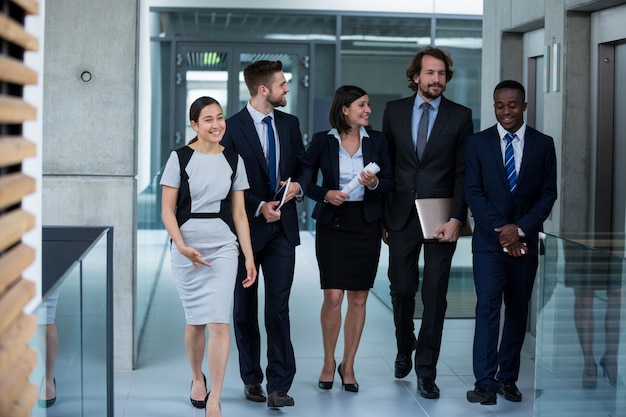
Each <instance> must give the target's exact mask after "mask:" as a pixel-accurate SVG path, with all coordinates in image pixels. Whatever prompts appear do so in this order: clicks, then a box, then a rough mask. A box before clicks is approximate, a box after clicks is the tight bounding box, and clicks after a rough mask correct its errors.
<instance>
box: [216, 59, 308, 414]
mask: <svg viewBox="0 0 626 417" xmlns="http://www.w3.org/2000/svg"><path fill="white" fill-rule="evenodd" d="M243 74H244V79H245V82H246V85H247V87H248V90H249V91H250V96H251V98H250V101H249V102H248V103H247V104H246V106H245V107H244V108H243V109H242V110H241V111H240V112H239V113H237V114H235V115H233V116H232V117H230V118H229V119H228V120H227V121H226V134H225V135H224V138H223V139H222V142H221V143H222V145H224V146H225V147H227V148H231V149H233V150H235V152H237V153H238V154H239V155H241V157H242V158H243V161H244V163H245V165H246V171H247V174H248V181H249V183H250V189H249V190H247V191H246V192H245V200H246V211H247V213H248V220H249V222H250V235H251V238H252V249H253V251H254V259H255V262H256V266H257V270H259V266H260V268H261V270H262V271H263V278H264V283H265V329H266V332H267V360H268V364H267V369H266V377H267V386H266V388H267V392H268V393H269V395H268V396H267V397H266V395H265V393H264V392H263V388H262V386H261V383H262V382H263V371H262V369H261V364H260V361H261V335H260V332H259V321H258V284H257V283H255V285H253V286H252V287H250V288H243V287H242V288H241V289H239V288H238V289H236V290H235V300H234V312H233V321H234V330H235V339H236V341H237V348H238V349H239V368H240V374H241V379H242V380H243V382H244V385H245V387H244V393H245V396H246V399H248V400H250V401H255V402H264V401H266V399H267V406H268V407H283V406H292V405H294V400H293V398H292V397H291V396H290V395H289V394H288V393H287V392H288V391H289V388H290V387H291V383H292V382H293V378H294V375H295V373H296V363H295V356H294V352H293V346H292V344H291V336H290V323H289V294H290V292H291V285H292V282H293V274H294V268H295V248H296V246H297V245H299V244H300V234H299V229H298V216H297V212H296V199H302V197H303V195H304V189H303V188H302V187H303V186H305V185H306V184H308V183H309V181H310V177H311V169H310V167H309V165H308V163H307V162H306V160H305V150H304V144H303V143H302V134H301V132H300V123H299V121H298V119H297V117H295V116H293V115H290V114H287V113H284V112H281V111H278V110H276V107H282V106H284V105H285V104H286V103H287V101H286V99H285V95H286V94H287V93H288V92H289V87H288V86H287V80H286V79H285V74H284V73H283V66H282V62H281V61H266V60H261V61H256V62H253V63H251V64H249V65H248V66H247V67H246V68H245V69H244V72H243ZM268 117H269V118H268ZM271 170H272V171H273V172H271ZM288 178H291V182H290V185H289V188H288V189H287V190H286V191H285V192H286V193H287V195H286V198H285V203H284V205H283V206H282V207H280V208H279V207H278V206H279V204H280V201H277V200H279V199H280V197H278V196H275V193H276V192H277V189H276V188H278V187H279V186H280V185H284V184H285V182H286V180H287V179H288ZM239 270H240V275H241V277H242V279H243V277H244V274H245V269H244V268H243V265H241V267H240V269H239ZM238 287H241V286H240V285H239V286H238Z"/></svg>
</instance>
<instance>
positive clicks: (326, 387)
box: [317, 362, 336, 391]
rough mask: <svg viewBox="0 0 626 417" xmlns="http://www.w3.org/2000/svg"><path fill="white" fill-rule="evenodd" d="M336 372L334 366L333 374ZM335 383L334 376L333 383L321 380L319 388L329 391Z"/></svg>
mask: <svg viewBox="0 0 626 417" xmlns="http://www.w3.org/2000/svg"><path fill="white" fill-rule="evenodd" d="M335 364H336V362H335ZM334 370H335V365H333V374H334ZM334 382H335V379H334V375H333V380H332V381H322V380H321V379H320V380H319V381H317V386H318V387H319V388H320V389H323V390H326V391H328V390H329V389H332V388H333V383H334Z"/></svg>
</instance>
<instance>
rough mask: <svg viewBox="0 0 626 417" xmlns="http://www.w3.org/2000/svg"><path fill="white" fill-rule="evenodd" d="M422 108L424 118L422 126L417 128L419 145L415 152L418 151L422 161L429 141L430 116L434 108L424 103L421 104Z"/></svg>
mask: <svg viewBox="0 0 626 417" xmlns="http://www.w3.org/2000/svg"><path fill="white" fill-rule="evenodd" d="M420 107H421V108H422V117H420V124H419V125H418V126H417V145H416V146H415V150H416V151H417V157H418V158H419V159H422V155H423V154H424V148H426V142H427V141H428V116H429V112H430V108H431V107H432V106H431V105H430V104H429V103H426V102H424V103H422V104H420Z"/></svg>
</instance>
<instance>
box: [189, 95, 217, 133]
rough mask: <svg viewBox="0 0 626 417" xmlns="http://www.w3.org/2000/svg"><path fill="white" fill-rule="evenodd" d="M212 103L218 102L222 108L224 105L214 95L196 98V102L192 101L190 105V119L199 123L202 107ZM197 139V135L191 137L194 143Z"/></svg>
mask: <svg viewBox="0 0 626 417" xmlns="http://www.w3.org/2000/svg"><path fill="white" fill-rule="evenodd" d="M211 104H217V105H218V106H220V108H221V107H222V105H221V104H220V103H219V102H218V101H217V100H215V99H214V98H213V97H208V96H202V97H198V98H197V99H195V100H194V102H193V103H191V106H189V121H192V122H196V123H198V120H199V119H200V113H201V112H202V109H203V108H205V107H206V106H209V105H211ZM197 140H198V136H197V135H196V137H194V138H193V139H191V140H190V141H189V143H190V144H191V143H194V142H196V141H197Z"/></svg>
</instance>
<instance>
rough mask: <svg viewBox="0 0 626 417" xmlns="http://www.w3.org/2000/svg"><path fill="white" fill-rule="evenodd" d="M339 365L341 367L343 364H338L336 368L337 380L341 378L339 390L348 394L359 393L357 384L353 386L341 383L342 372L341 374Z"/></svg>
mask: <svg viewBox="0 0 626 417" xmlns="http://www.w3.org/2000/svg"><path fill="white" fill-rule="evenodd" d="M341 365H343V362H341V363H340V364H339V366H338V367H337V372H338V373H339V378H341V388H343V389H345V390H346V391H348V392H359V384H358V383H356V382H355V383H354V384H344V382H343V372H341Z"/></svg>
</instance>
